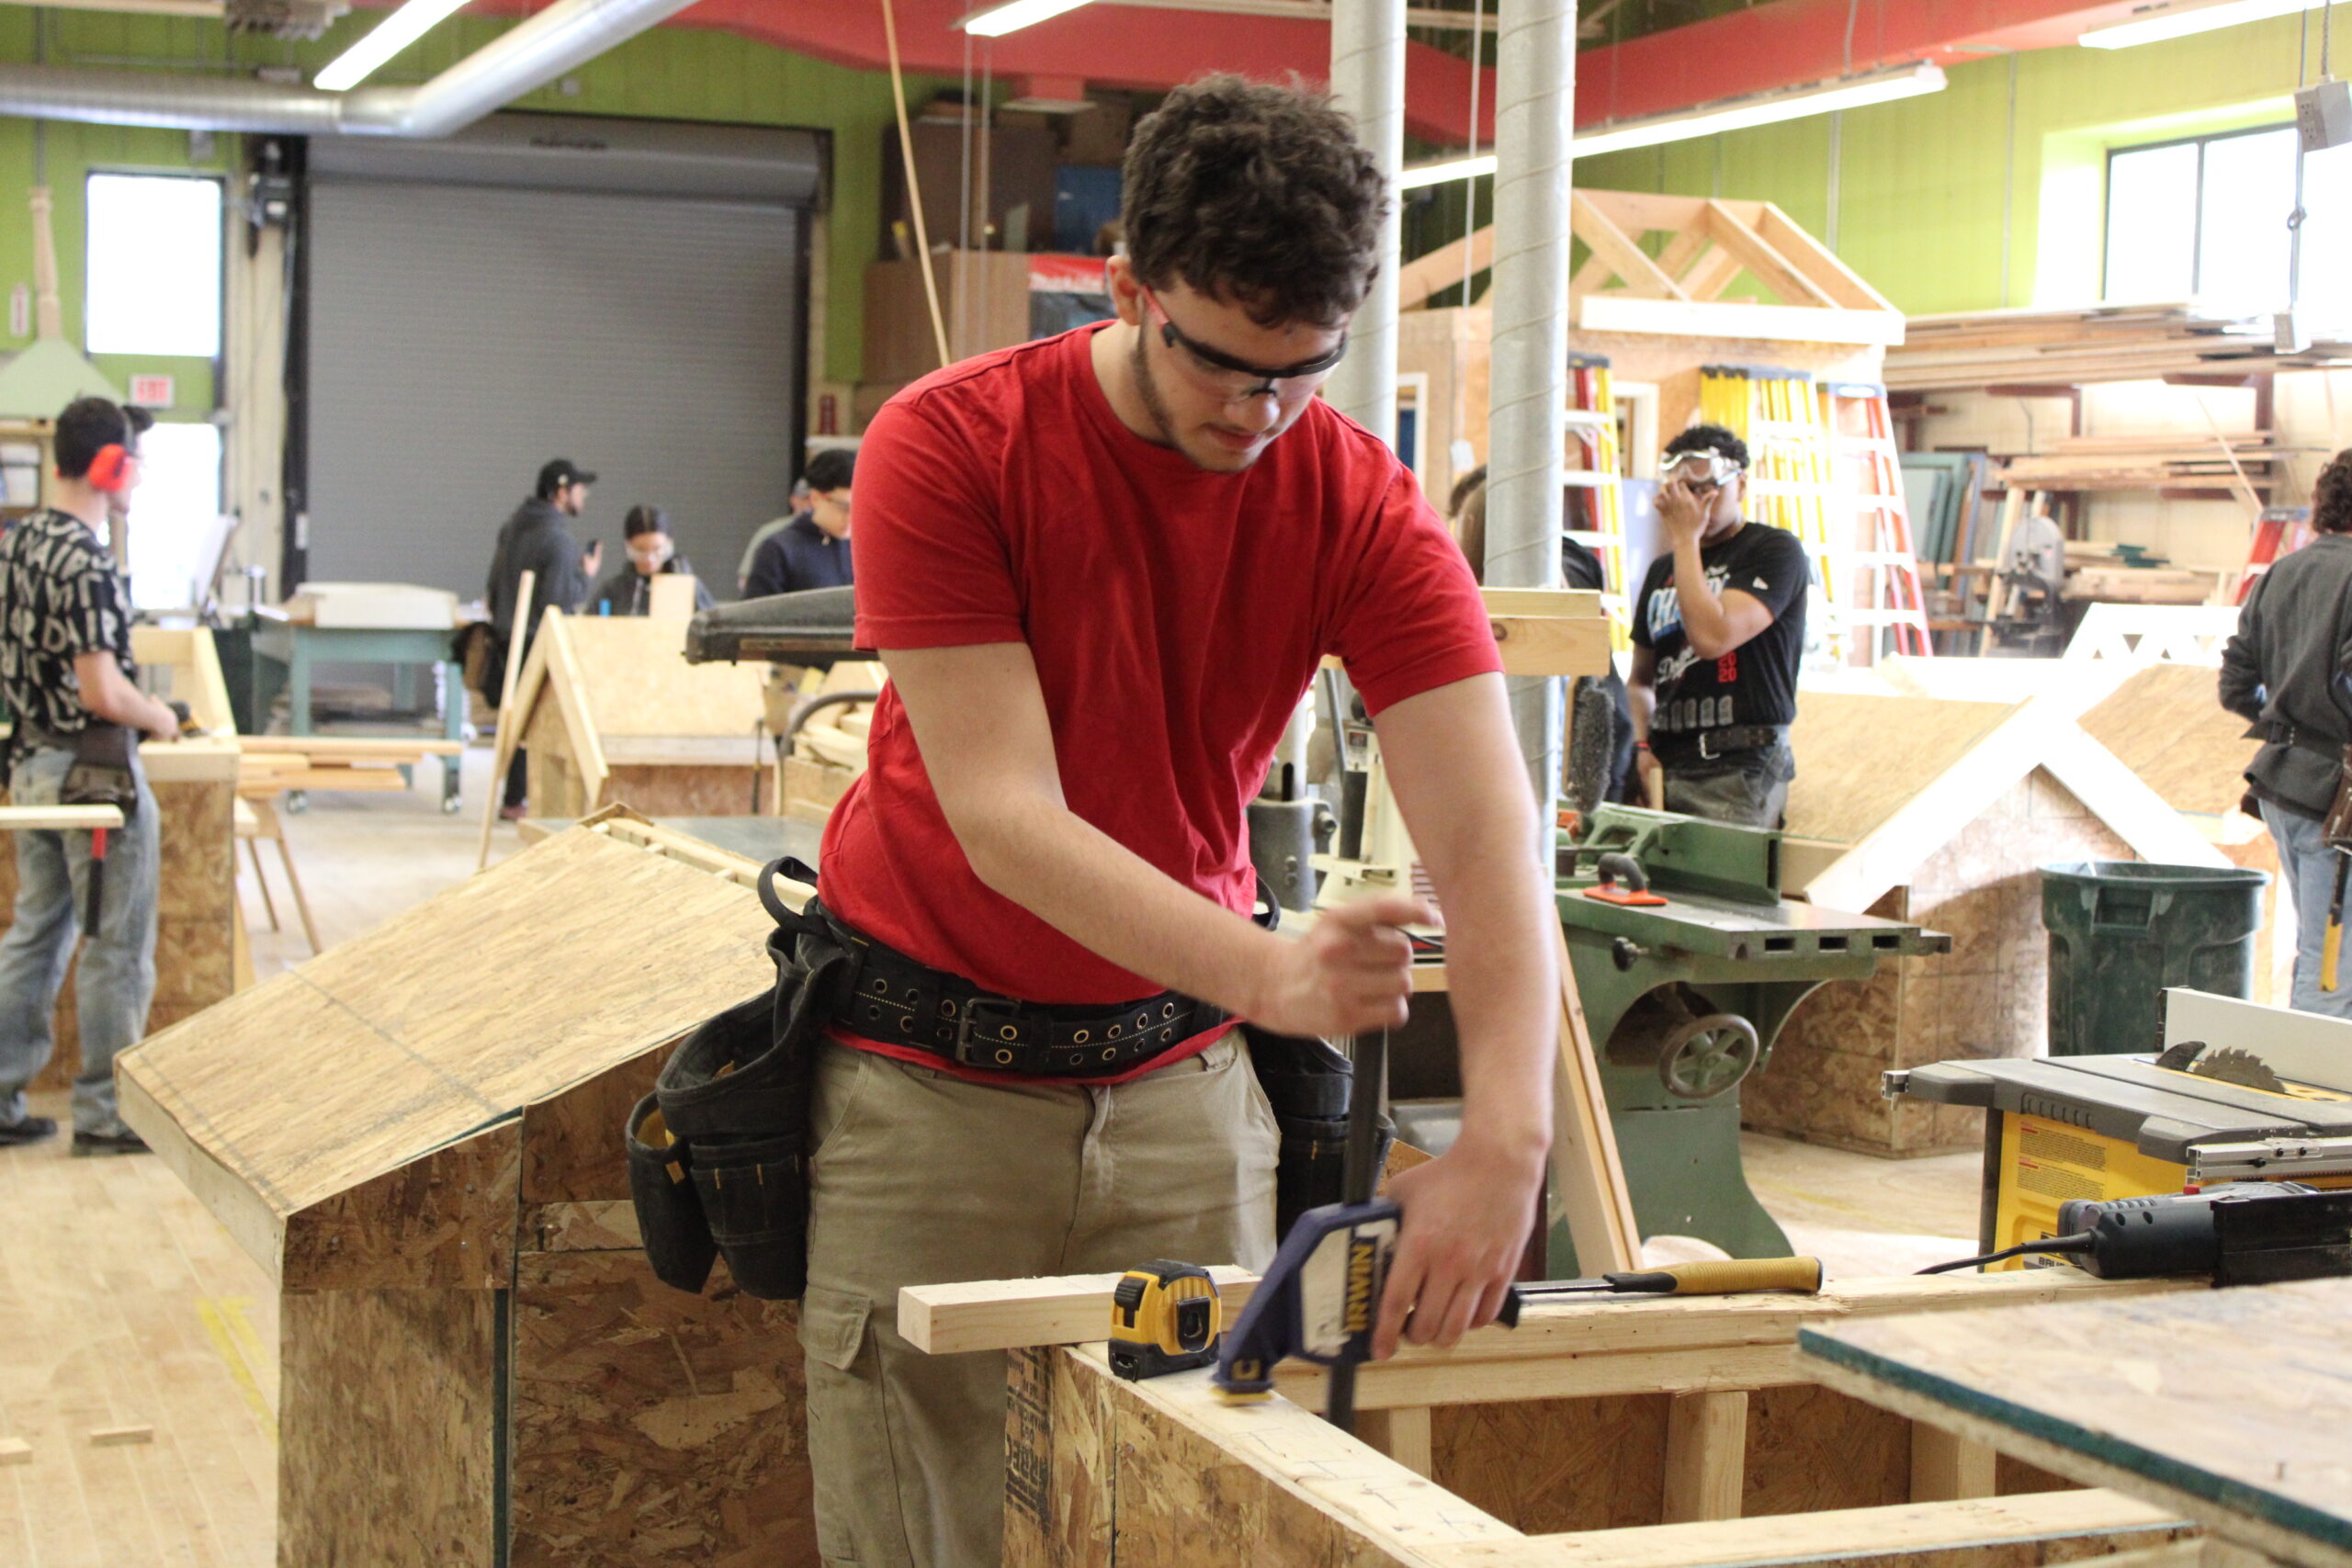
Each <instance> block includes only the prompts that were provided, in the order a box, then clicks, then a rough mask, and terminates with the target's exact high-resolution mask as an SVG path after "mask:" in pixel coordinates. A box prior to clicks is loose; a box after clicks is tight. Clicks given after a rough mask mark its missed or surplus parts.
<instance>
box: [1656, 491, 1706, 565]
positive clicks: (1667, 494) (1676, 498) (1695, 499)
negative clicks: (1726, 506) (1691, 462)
mask: <svg viewBox="0 0 2352 1568" xmlns="http://www.w3.org/2000/svg"><path fill="white" fill-rule="evenodd" d="M1713 503H1714V494H1713V491H1709V492H1708V493H1706V494H1704V495H1702V494H1700V493H1699V492H1698V491H1694V490H1692V489H1691V487H1690V486H1689V485H1688V484H1686V483H1684V482H1683V481H1682V480H1680V479H1668V480H1667V481H1666V482H1665V483H1664V484H1662V485H1660V486H1658V487H1657V520H1658V522H1659V524H1660V525H1663V526H1664V527H1665V529H1666V538H1667V543H1668V545H1669V546H1671V547H1678V548H1679V547H1681V546H1682V545H1684V544H1688V543H1691V542H1693V541H1695V540H1696V539H1697V538H1698V537H1699V534H1700V531H1701V530H1702V529H1703V528H1704V527H1705V526H1706V525H1707V509H1708V508H1709V507H1710V506H1712V505H1713Z"/></svg>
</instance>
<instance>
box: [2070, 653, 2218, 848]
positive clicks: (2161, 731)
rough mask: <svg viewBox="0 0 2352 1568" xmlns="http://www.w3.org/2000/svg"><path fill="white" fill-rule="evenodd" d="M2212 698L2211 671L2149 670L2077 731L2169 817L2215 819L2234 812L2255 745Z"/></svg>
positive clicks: (2182, 667)
mask: <svg viewBox="0 0 2352 1568" xmlns="http://www.w3.org/2000/svg"><path fill="white" fill-rule="evenodd" d="M2215 690H2216V687H2215V679H2214V672H2213V671H2211V670H2209V669H2206V668H2203V667H2201V666H2199V665H2194V664H2151V665H2149V666H2148V667H2147V668H2146V669H2144V670H2140V671H2134V672H2133V673H2132V674H2131V676H2130V677H2129V678H2127V679H2126V680H2125V681H2124V682H2123V683H2122V684H2121V685H2120V686H2119V687H2117V688H2116V690H2115V692H2114V693H2113V694H2111V695H2110V696H2109V697H2108V698H2107V700H2106V701H2104V702H2102V703H2100V704H2098V705H2097V706H2095V707H2093V708H2091V709H2090V710H2089V711H2088V712H2087V713H2086V714H2084V715H2083V717H2082V721H2081V722H2082V727H2083V728H2084V730H2085V731H2086V733H2087V734H2088V735H2089V736H2090V737H2091V739H2094V740H2097V741H2098V743H2099V744H2100V745H2102V746H2104V747H2106V748H2107V749H2108V750H2110V751H2112V752H2114V753H2115V755H2116V757H2117V758H2118V759H2119V760H2120V761H2121V762H2122V763H2123V765H2124V766H2125V767H2127V768H2130V769H2131V771H2132V772H2133V773H2137V774H2139V775H2140V777H2141V778H2142V779H2143V780H2144V781H2145V782H2146V784H2147V785H2148V787H2149V788H2151V789H2153V790H2154V791H2155V792H2156V794H2158V795H2161V796H2163V797H2164V800H2165V804H2166V805H2168V806H2170V807H2172V808H2173V809H2174V810H2175V811H2180V812H2187V813H2193V814H2196V815H2199V816H2206V817H2220V816H2222V815H2224V814H2226V813H2228V812H2232V811H2234V810H2236V809H2237V806H2238V801H2239V799H2240V798H2241V797H2242V796H2243V795H2245V788H2246V785H2245V776H2244V775H2245V768H2246V764H2247V763H2248V762H2250V761H2253V760H2254V754H2255V753H2256V751H2258V750H2261V749H2262V742H2261V741H2259V740H2256V739H2248V738H2247V736H2246V733H2245V731H2246V721H2245V719H2242V718H2240V717H2239V716H2237V715H2235V714H2233V713H2231V712H2228V711H2227V710H2226V709H2224V708H2223V707H2222V705H2221V701H2220V699H2219V698H2218V697H2217V696H2216V695H2215Z"/></svg>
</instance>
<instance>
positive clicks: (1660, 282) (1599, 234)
mask: <svg viewBox="0 0 2352 1568" xmlns="http://www.w3.org/2000/svg"><path fill="white" fill-rule="evenodd" d="M1568 230H1569V231H1570V232H1571V233H1573V234H1575V235H1576V237H1577V239H1579V240H1582V241H1583V242H1584V243H1586V244H1588V245H1589V246H1591V247H1592V250H1593V254H1596V255H1602V256H1606V257H1608V258H1609V268H1610V270H1611V272H1613V273H1615V274H1616V275H1617V276H1618V277H1620V278H1622V279H1623V280H1624V284H1625V287H1626V288H1627V289H1628V290H1630V291H1631V292H1632V293H1634V294H1635V295H1637V296H1639V297H1641V298H1643V299H1689V298H1690V297H1689V296H1688V295H1686V294H1684V293H1683V292H1682V286H1681V285H1680V284H1679V283H1677V282H1675V281H1674V279H1672V278H1670V277H1668V276H1666V274H1665V273H1664V272H1663V271H1661V270H1660V269H1659V267H1658V265H1657V263H1656V262H1654V261H1652V260H1651V259H1650V254H1649V252H1647V251H1645V250H1644V249H1642V247H1641V246H1640V245H1639V244H1637V243H1634V238H1633V236H1631V235H1630V234H1628V233H1626V232H1625V231H1624V230H1623V229H1620V228H1619V227H1617V224H1616V222H1615V221H1614V220H1612V219H1611V217H1610V216H1609V214H1608V213H1606V212H1604V211H1602V210H1601V209H1600V205H1599V204H1598V203H1596V202H1595V201H1594V200H1593V198H1592V197H1591V196H1590V195H1589V194H1588V193H1586V192H1584V191H1580V190H1579V191H1571V192H1569V193H1568Z"/></svg>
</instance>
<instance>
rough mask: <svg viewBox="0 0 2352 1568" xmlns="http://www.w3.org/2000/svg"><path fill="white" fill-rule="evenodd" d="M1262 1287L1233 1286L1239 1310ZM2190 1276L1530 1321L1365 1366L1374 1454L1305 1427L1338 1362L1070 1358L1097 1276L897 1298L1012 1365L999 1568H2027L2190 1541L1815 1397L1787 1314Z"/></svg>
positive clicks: (1797, 1319) (2010, 1278) (2171, 1523)
mask: <svg viewBox="0 0 2352 1568" xmlns="http://www.w3.org/2000/svg"><path fill="white" fill-rule="evenodd" d="M1254 1282H1255V1281H1254V1280H1252V1279H1251V1278H1250V1276H1248V1275H1246V1274H1241V1273H1239V1272H1238V1271H1225V1272H1223V1274H1222V1278H1221V1281H1220V1283H1221V1289H1222V1290H1223V1292H1224V1294H1225V1297H1226V1301H1227V1307H1228V1311H1231V1310H1234V1308H1235V1303H1236V1301H1237V1298H1239V1297H1243V1296H1246V1293H1247V1292H1248V1291H1249V1289H1250V1287H1251V1286H1252V1285H1253V1284H1254ZM2183 1283H2184V1282H2179V1281H2131V1282H2122V1283H2109V1282H2107V1281H2101V1280H2093V1279H2091V1278H2089V1277H2088V1276H2086V1275H2082V1274H2078V1273H2075V1272H2074V1271H2072V1270H2065V1271H2063V1272H2062V1271H2058V1270H2033V1271H2030V1272H2028V1273H2023V1274H2007V1275H2000V1276H1988V1277H1974V1276H1963V1277H1958V1278H1950V1279H1933V1280H1924V1279H1916V1278H1903V1279H1891V1280H1858V1281H1852V1282H1848V1283H1843V1284H1839V1285H1837V1286H1835V1287H1833V1288H1832V1289H1830V1290H1828V1291H1826V1292H1824V1293H1823V1294H1822V1295H1821V1296H1819V1297H1817V1298H1794V1297H1787V1296H1746V1297H1713V1298H1693V1299H1688V1300H1668V1301H1662V1302H1660V1301H1653V1302H1645V1303H1623V1302H1602V1303H1591V1304H1584V1305H1573V1306H1544V1307H1533V1308H1531V1309H1530V1310H1529V1311H1528V1313H1527V1314H1526V1316H1525V1318H1524V1319H1523V1321H1522V1322H1521V1326H1520V1327H1519V1328H1518V1329H1516V1330H1510V1331H1506V1330H1502V1329H1486V1330H1481V1331H1479V1332H1478V1333H1476V1334H1473V1335H1470V1336H1468V1337H1465V1338H1464V1341H1463V1342H1462V1344H1461V1345H1460V1346H1458V1347H1456V1348H1453V1350H1437V1349H1432V1348H1410V1347H1408V1348H1406V1349H1405V1350H1403V1351H1402V1352H1400V1354H1399V1355H1398V1356H1397V1358H1396V1359H1393V1360H1391V1361H1387V1362H1384V1363H1379V1364H1376V1365H1373V1366H1369V1367H1365V1368H1363V1369H1362V1370H1361V1371H1360V1372H1359V1374H1358V1382H1357V1393H1356V1397H1357V1404H1358V1408H1359V1411H1360V1412H1361V1413H1362V1414H1361V1415H1360V1417H1359V1421H1360V1425H1361V1426H1362V1428H1363V1436H1362V1437H1361V1438H1357V1437H1350V1436H1348V1435H1346V1434H1343V1433H1341V1432H1340V1431H1339V1430H1338V1429H1337V1428H1335V1427H1331V1426H1329V1424H1328V1423H1326V1422H1324V1421H1323V1420H1322V1418H1321V1417H1320V1416H1317V1415H1316V1414H1315V1413H1314V1409H1315V1407H1316V1406H1318V1405H1319V1404H1320V1403H1321V1400H1322V1382H1323V1380H1322V1375H1321V1373H1320V1372H1319V1371H1316V1370H1314V1369H1311V1368H1307V1367H1306V1366H1304V1365H1303V1364H1300V1363H1291V1364H1289V1365H1287V1366H1285V1367H1284V1369H1283V1371H1282V1372H1281V1374H1280V1376H1279V1378H1278V1387H1279V1390H1280V1392H1279V1393H1277V1394H1276V1395H1274V1396H1273V1397H1272V1398H1270V1399H1268V1400H1265V1401H1263V1402H1260V1403H1257V1404H1240V1405H1227V1404H1222V1403H1220V1402H1218V1401H1217V1400H1216V1398H1215V1396H1214V1394H1213V1393H1212V1392H1211V1390H1210V1388H1209V1386H1208V1373H1207V1371H1205V1370H1204V1371H1195V1372H1187V1373H1179V1374H1176V1375H1174V1376H1171V1377H1166V1378H1160V1379H1156V1380H1153V1381H1150V1382H1140V1383H1135V1382H1123V1381H1121V1380H1119V1379H1117V1378H1115V1377H1114V1376H1113V1375H1112V1374H1111V1372H1110V1370H1109V1364H1108V1362H1107V1360H1106V1359H1105V1358H1104V1355H1103V1347H1102V1346H1100V1345H1099V1344H1076V1345H1074V1344H1068V1343H1060V1342H1062V1341H1067V1340H1070V1339H1075V1338H1076V1337H1077V1336H1078V1335H1080V1334H1082V1333H1091V1332H1093V1331H1094V1329H1095V1327H1096V1325H1100V1324H1101V1323H1102V1322H1103V1321H1104V1320H1105V1319H1106V1317H1107V1314H1108V1303H1109V1290H1110V1286H1111V1284H1112V1280H1111V1279H1110V1277H1108V1276H1091V1277H1084V1278H1078V1279H1069V1280H1020V1281H1009V1282H1005V1283H1001V1284H979V1285H950V1286H935V1287H927V1288H923V1289H919V1290H910V1291H907V1292H903V1293H902V1295H901V1298H900V1304H899V1333H900V1334H902V1335H904V1336H905V1337H908V1338H909V1339H910V1341H912V1342H913V1343H915V1344H916V1345H917V1346H919V1347H927V1348H930V1349H932V1350H933V1351H940V1352H944V1351H960V1350H972V1349H982V1348H1012V1359H1011V1398H1010V1404H1009V1413H1008V1424H1007V1435H1006V1457H1007V1466H1006V1510H1005V1557H1004V1561H1005V1562H1006V1564H1007V1568H1161V1565H1163V1564H1164V1565H1169V1568H1174V1565H1176V1564H1180V1563H1181V1564H1184V1565H1185V1568H1193V1565H1195V1564H1199V1563H1203V1562H1286V1563H1291V1562H1295V1563H1313V1564H1334V1565H1337V1564H1346V1565H1348V1568H1374V1565H1378V1568H1474V1565H1476V1568H1505V1565H1510V1568H1700V1565H1711V1568H1712V1565H1716V1564H1734V1563H1737V1564H1751V1563H1752V1564H1763V1563H1782V1562H1787V1563H1794V1562H1841V1563H1855V1564H1860V1563H1883V1564H1889V1565H1892V1564H1894V1563H1895V1562H1898V1561H1899V1562H1901V1563H1902V1564H1903V1565H1904V1568H1919V1565H1921V1564H1941V1563H1944V1562H1949V1563H1951V1564H1954V1565H1955V1568H1957V1565H1958V1564H1959V1563H1961V1562H1977V1563H1998V1564H2002V1565H2005V1568H2008V1565H2020V1568H2021V1565H2027V1564H2041V1563H2047V1562H2064V1561H2071V1560H2074V1559H2077V1558H2083V1557H2091V1556H2099V1555H2105V1554H2108V1553H2111V1552H2116V1551H2125V1550H2130V1549H2132V1548H2135V1547H2140V1546H2148V1545H2154V1544H2157V1543H2160V1542H2162V1541H2164V1540H2170V1539H2172V1538H2174V1537H2175V1536H2177V1535H2178V1534H2179V1533H2181V1531H2182V1529H2184V1527H2183V1526H2181V1525H2180V1523H2179V1522H2178V1521H2177V1520H2176V1519H2174V1518H2172V1517H2169V1516H2167V1515H2166V1514H2165V1513H2164V1512H2163V1511H2161V1510H2159V1509H2155V1508H2152V1507H2149V1506H2146V1505H2144V1504H2141V1503H2137V1502H2133V1501H2131V1500H2130V1499H2128V1498H2123V1497H2119V1496H2117V1495H2114V1494H2111V1493H2107V1492H2098V1491H2073V1490H2063V1488H2064V1486H2065V1483H2064V1482H2061V1481H2059V1480H2057V1478H2055V1477H2052V1476H2048V1475H2046V1474H2044V1473H2042V1472H2036V1471H2033V1470H2031V1469H2030V1467H2024V1466H2017V1465H2009V1466H2006V1467H1996V1463H1995V1461H1994V1457H1993V1455H1992V1452H1991V1450H1986V1449H1982V1448H1978V1447H1975V1446H1974V1445H1971V1444H1966V1443H1961V1442H1956V1441H1954V1440H1952V1439H1951V1438H1947V1437H1945V1436H1944V1435H1943V1434H1941V1433H1940V1432H1939V1431H1937V1430H1936V1429H1935V1428H1932V1427H1913V1426H1912V1425H1911V1424H1910V1423H1907V1422H1905V1421H1903V1420H1902V1419H1900V1418H1899V1417H1893V1416H1888V1415H1886V1414H1885V1413H1883V1412H1881V1411H1878V1410H1876V1409H1874V1408H1873V1407H1871V1406H1869V1405H1866V1404H1861V1403H1860V1402H1858V1401H1852V1400H1849V1399H1846V1398H1845V1397H1844V1396H1842V1395H1837V1394H1832V1393H1828V1392H1827V1391H1826V1390H1822V1389H1820V1388H1818V1387H1816V1386H1814V1385H1812V1384H1811V1383H1810V1382H1809V1380H1808V1378H1807V1376H1806V1374H1805V1373H1804V1371H1801V1370H1800V1368H1799V1364H1798V1362H1797V1360H1796V1359H1795V1340H1796V1336H1797V1330H1798V1328H1799V1326H1800V1325H1807V1324H1820V1323H1825V1322H1830V1321H1836V1320H1839V1319H1845V1318H1852V1317H1859V1316H1883V1315H1891V1314H1904V1313H1915V1312H1936V1311H1948V1310H1953V1309H1958V1308H1965V1307H1982V1306H1986V1305H2021V1304H2027V1303H2042V1302H2049V1301H2057V1300H2077V1299H2086V1298H2092V1299H2096V1298H2099V1297H2104V1296H2109V1295H2135V1294H2143V1293H2153V1292H2162V1291H2166V1290H2171V1289H2177V1288H2181V1287H2182V1284H2183ZM1023 1338H1036V1339H1044V1340H1048V1341H1056V1342H1057V1343H1051V1344H1047V1345H1044V1346H1033V1347H1023V1348H1014V1346H1015V1342H1017V1341H1019V1340H1022V1339H1023ZM1384 1448H1385V1450H1387V1451H1385V1452H1384V1451H1382V1450H1383V1449H1384ZM1881 1450H1892V1451H1891V1452H1882V1451H1881ZM1759 1483H1760V1484H1759ZM1465 1494H1467V1495H1465ZM1562 1495H1575V1496H1576V1497H1577V1505H1578V1506H1580V1507H1581V1508H1582V1509H1583V1510H1584V1512H1585V1513H1586V1514H1587V1515H1588V1516H1589V1517H1599V1518H1600V1519H1601V1520H1603V1521H1604V1522H1603V1523H1602V1524H1601V1525H1600V1526H1599V1527H1598V1528H1582V1529H1568V1530H1556V1529H1541V1528H1539V1529H1534V1530H1522V1529H1521V1528H1520V1527H1519V1524H1518V1523H1515V1522H1514V1518H1513V1516H1516V1517H1517V1518H1518V1519H1520V1520H1521V1521H1524V1522H1527V1523H1531V1524H1535V1525H1538V1526H1539V1527H1540V1526H1541V1525H1542V1524H1543V1515H1544V1510H1545V1508H1546V1507H1547V1506H1553V1507H1554V1512H1555V1514H1556V1512H1557V1511H1558V1510H1557V1508H1556V1506H1555V1505H1556V1504H1557V1502H1558V1500H1559V1498H1560V1497H1561V1496H1562ZM1482 1503H1483V1504H1484V1505H1486V1506H1482ZM1743 1513H1746V1514H1747V1516H1748V1517H1746V1518H1742V1517H1741V1516H1742V1514H1743ZM1766 1516H1770V1517H1769V1522H1759V1520H1760V1519H1762V1518H1764V1517H1766Z"/></svg>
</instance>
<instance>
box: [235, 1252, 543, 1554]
mask: <svg viewBox="0 0 2352 1568" xmlns="http://www.w3.org/2000/svg"><path fill="white" fill-rule="evenodd" d="M282 1311H283V1314H284V1315H283V1317H282V1318H281V1319H280V1322H281V1325H282V1328H281V1340H280V1350H279V1355H280V1357H281V1360H282V1366H283V1371H282V1373H281V1382H280V1387H281V1389H282V1390H283V1393H282V1395H281V1404H280V1406H279V1410H278V1434H279V1444H280V1447H279V1453H278V1460H279V1463H278V1527H277V1530H278V1536H277V1561H278V1562H282V1563H288V1564H294V1563H345V1562H347V1563H353V1564H357V1563H363V1562H364V1563H367V1564H368V1568H492V1564H493V1563H495V1562H498V1561H499V1553H498V1551H497V1547H496V1542H497V1538H498V1531H497V1529H496V1512H495V1509H496V1504H495V1501H494V1499H495V1498H496V1497H497V1495H498V1485H497V1480H498V1478H497V1475H496V1472H495V1465H494V1460H495V1455H496V1426H497V1422H498V1415H499V1412H498V1393H497V1390H498V1379H497V1363H498V1311H497V1297H496V1295H495V1294H494V1293H493V1292H489V1291H322V1292H295V1293H290V1294H288V1296H286V1297H285V1298H284V1306H283V1309H282Z"/></svg>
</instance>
